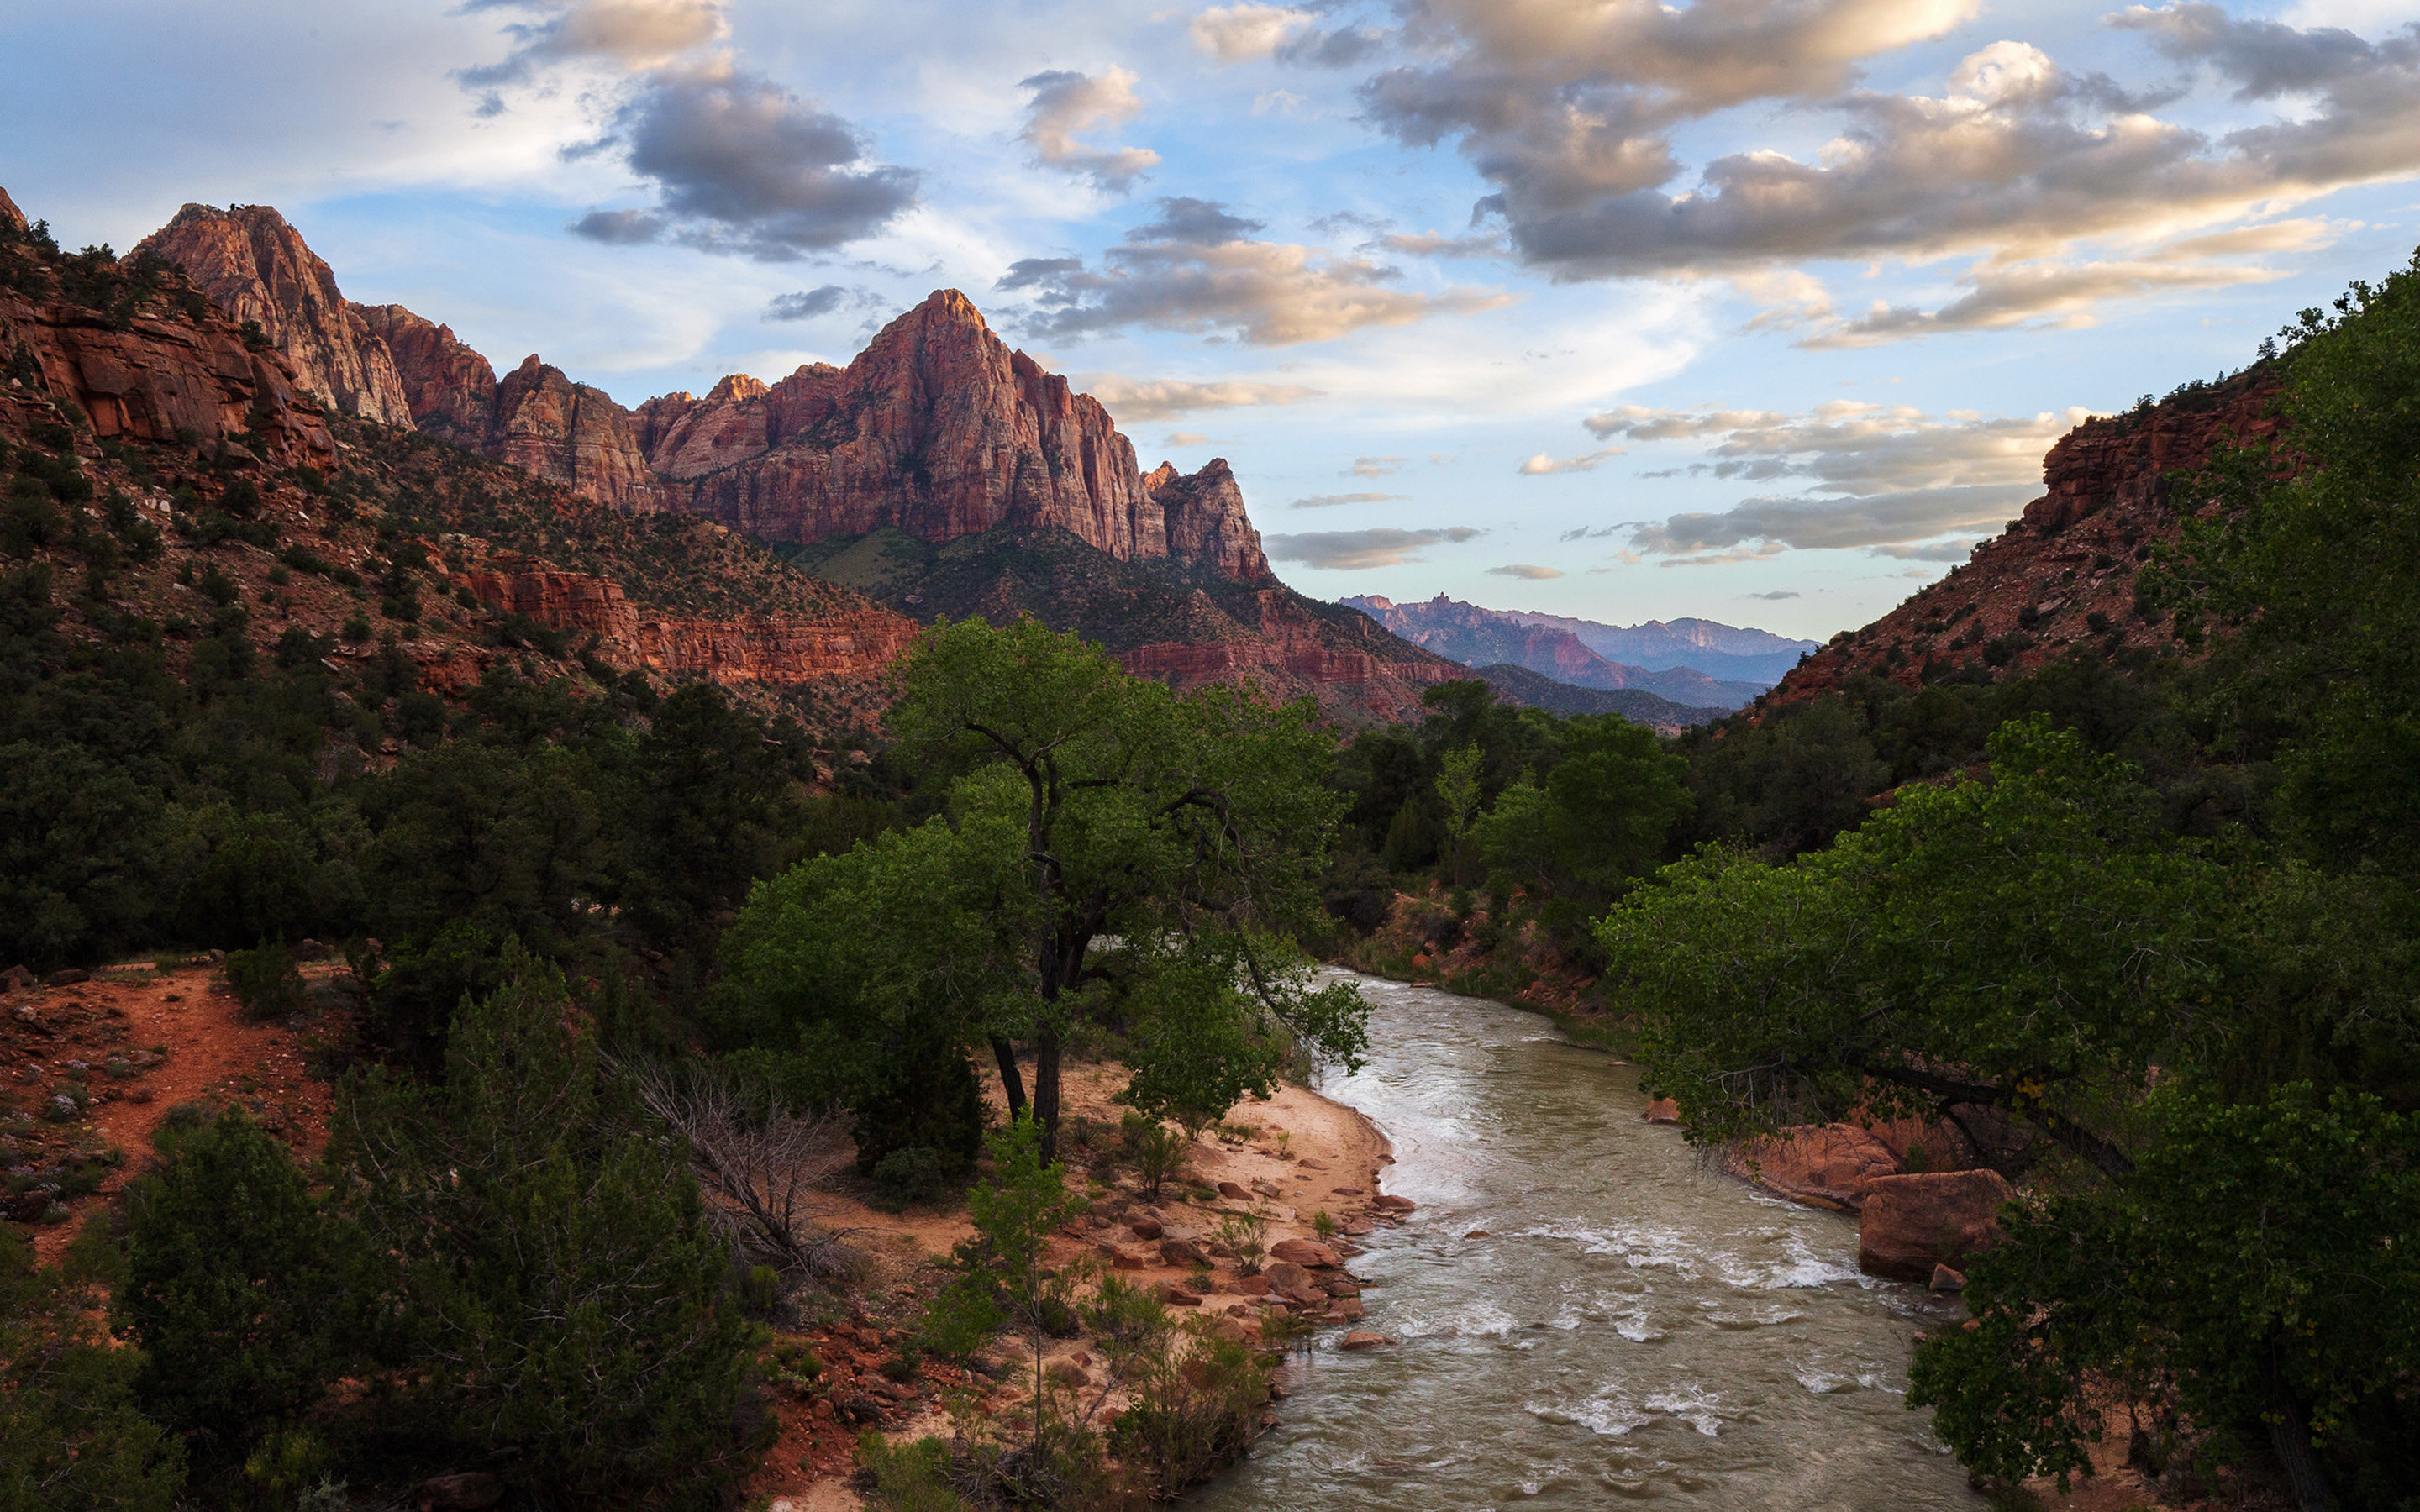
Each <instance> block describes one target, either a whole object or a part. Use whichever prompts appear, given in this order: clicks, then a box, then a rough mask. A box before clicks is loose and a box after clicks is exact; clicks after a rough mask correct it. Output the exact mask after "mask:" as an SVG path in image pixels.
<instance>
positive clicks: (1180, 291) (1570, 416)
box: [0, 0, 2420, 637]
mask: <svg viewBox="0 0 2420 1512" xmlns="http://www.w3.org/2000/svg"><path fill="white" fill-rule="evenodd" d="M2413 23H2414V9H2413V7H2412V6H2411V5H2394V4H2381V3H2378V0H2309V3H2306V4H2303V5H2301V6H2299V7H2294V8H2263V7H2257V6H2229V7H2222V6H2217V5H2209V4H2197V3H2185V4H2169V5H2163V6H2153V7H2144V6H2113V5H2110V4H2107V3H2100V4H2063V3H2055V4H2026V5H2016V4H2001V5H1993V4H1989V3H1983V0H1789V3H1773V0H1696V3H1695V4H1693V5H1690V6H1686V7H1675V8H1663V7H1660V6H1657V5H1655V4H1653V3H1652V0H1399V3H1392V4H1389V3H1385V0H1363V3H1345V4H1323V3H1316V0H1314V3H1311V4H1304V5H1297V6H1291V7H1288V6H1278V5H1262V4H1230V5H1219V6H1205V5H1202V4H1199V3H1195V4H1184V5H1166V4H1138V5H1123V4H1117V3H1113V0H1088V3H1084V4H1058V3H1029V4H985V5H970V4H946V3H941V0H886V3H883V4H878V5H877V4H866V3H855V0H843V3H834V4H826V5H819V6H813V7H807V6H798V5H775V4H762V3H757V0H721V3H717V0H535V3H530V4H520V5H515V4H503V3H493V0H483V3H476V4H473V5H469V6H459V7H453V8H445V7H437V6H426V5H408V4H400V3H391V0H354V3H352V4H349V5H348V6H345V7H341V8H340V7H328V6H319V5H312V4H307V3H301V0H280V3H256V4H231V3H220V4H213V5H210V6H208V7H194V6H168V5H162V4H151V3H138V0H94V3H87V4H85V5H83V6H80V7H76V8H67V7H49V8H31V7H19V8H12V9H11V10H10V11H9V12H8V15H7V16H6V17H0V53H5V55H7V56H8V58H9V59H10V60H11V61H10V67H9V70H8V71H9V75H10V88H9V90H8V91H7V92H6V95H5V97H0V184H5V185H6V186H7V188H8V190H9V191H10V192H11V193H13V194H14V195H15V197H16V198H17V199H18V201H19V202H20V203H21V204H22V205H23V207H24V208H26V210H27V211H28V213H30V214H32V215H35V216H38V217H47V218H48V219H49V220H50V222H51V223H52V224H53V227H54V230H55V231H56V232H57V233H58V234H59V236H60V238H61V239H62V240H64V241H68V242H70V244H82V243H85V242H92V241H101V240H107V241H110V242H112V243H114V244H116V245H117V246H119V247H121V248H122V247H124V246H127V245H129V244H131V243H132V241H133V240H135V239H138V238H140V237H141V236H142V235H143V234H144V233H146V232H147V231H148V230H150V229H152V228H153V227H155V226H157V225H158V224H161V223H162V222H163V221H164V220H165V219H166V218H167V217H168V216H169V215H171V214H173V213H174V211H175V210H176V208H177V207H178V205H179V204H181V203H183V202H185V201H187V200H207V201H212V202H217V203H231V202H242V203H267V204H273V205H275V206H277V207H278V208H280V209H282V210H283V211H285V212H286V214H287V217H288V218H289V219H291V220H292V221H293V222H294V223H295V224H297V225H298V226H300V227H301V228H302V232H303V234H304V236H305V237H306V238H307V239H309V240H310V242H311V244H312V245H313V247H314V248H315V249H317V250H318V252H319V253H320V254H321V255H323V256H325V257H327V258H328V259H329V261H330V262H331V263H332V264H333V265H334V268H335V270H336V273H337V277H338V279H339V281H340V283H341V284H342V285H343V287H344V289H345V292H346V293H347V295H348V296H349V297H351V298H353V299H356V300H362V301H370V302H387V301H395V302H400V303H403V304H407V305H410V306H411V307H412V308H413V309H415V310H417V311H419V312H420V313H422V314H423V315H426V316H429V317H431V318H434V319H439V320H442V321H445V322H447V323H449V324H451V325H452V326H453V327H454V328H455V330H456V331H457V332H458V333H459V334H460V335H461V336H462V337H463V338H464V339H465V340H467V341H469V342H470V343H471V344H472V345H473V346H474V347H478V348H479V349H480V350H482V351H484V352H485V353H487V354H488V356H489V358H490V360H492V361H494V362H495V363H497V364H498V365H499V367H500V368H501V367H508V366H510V365H512V364H513V363H517V362H519V361H520V358H521V356H522V355H523V354H525V353H527V352H531V351H536V352H540V353H543V354H544V355H545V356H546V357H547V359H548V360H549V361H551V362H555V363H560V364H561V365H563V366H564V367H565V368H566V369H567V370H568V371H570V372H571V373H572V374H573V375H574V376H575V377H578V378H582V379H584V380H586V381H590V382H594V383H597V384H598V385H600V386H601V387H603V388H605V389H606V390H608V391H609V392H611V393H613V395H614V396H615V397H616V398H618V399H620V400H622V401H623V402H625V403H628V404H635V403H637V402H638V401H640V400H642V399H644V398H645V397H647V396H648V395H650V394H653V393H660V392H663V391H666V390H670V389H689V390H692V391H696V392H703V391H704V390H705V389H706V388H707V387H709V386H710V385H711V384H712V383H713V382H714V380H715V379H716V378H718V377H720V376H721V375H722V374H724V373H728V372H750V373H753V374H755V375H756V376H757V377H759V378H767V379H772V378H779V377H781V376H782V375H783V374H785V373H787V372H788V371H790V370H791V369H792V368H794V367H796V366H797V365H799V363H804V362H810V361H817V360H821V361H830V362H845V361H846V360H847V359H848V357H849V355H850V354H851V353H852V352H854V351H855V350H856V349H857V348H858V347H859V346H861V344H862V342H863V339H864V337H865V335H866V334H867V333H868V332H870V331H871V330H873V329H875V328H876V327H878V326H879V324H880V323H881V322H882V321H883V320H885V319H887V318H889V317H890V316H892V315H894V314H896V313H897V312H898V311H899V310H901V309H903V308H905V307H907V305H908V304H911V303H913V302H914V301H917V300H919V299H921V298H922V297H923V295H924V294H926V293H927V292H929V291H930V290H932V289H934V288H938V287H944V286H954V287H957V288H961V289H963V290H965V291H966V292H967V293H968V294H969V295H970V297H971V298H972V299H973V300H974V301H975V302H976V303H977V304H978V305H979V306H980V307H981V308H983V309H984V310H985V312H986V314H987V315H988V316H990V318H991V320H992V322H993V324H994V326H995V327H996V328H997V329H999V330H1000V331H1001V333H1002V334H1003V335H1004V336H1006V337H1007V338H1008V339H1009V340H1010V341H1011V342H1013V343H1015V344H1016V345H1019V346H1022V347H1025V348H1026V349H1028V350H1030V351H1032V352H1034V353H1035V354H1036V355H1037V356H1038V357H1040V358H1042V359H1043V360H1044V361H1045V362H1046V363H1048V364H1050V365H1052V366H1054V367H1056V368H1057V369H1058V370H1060V371H1062V372H1064V373H1066V374H1068V375H1069V376H1070V377H1071V378H1075V379H1076V380H1077V381H1078V384H1079V385H1080V386H1083V387H1087V388H1090V389H1092V390H1094V392H1096V393H1100V394H1101V395H1102V397H1103V398H1104V399H1105V401H1106V402H1108V403H1109V407H1110V409H1111V411H1112V413H1114V414H1115V415H1117V417H1118V419H1119V421H1120V423H1121V425H1122V427H1123V428H1124V429H1125V431H1126V432H1127V433H1128V434H1129V435H1130V436H1132V437H1133V438H1134V440H1135V443H1136V447H1137V450H1138V451H1139V452H1140V454H1141V455H1142V460H1143V463H1144V465H1146V466H1149V465H1150V464H1152V463H1154V462H1156V461H1157V460H1159V459H1160V458H1162V457H1168V458H1170V459H1171V460H1173V461H1175V462H1176V463H1177V464H1178V465H1179V466H1180V467H1183V468H1187V469H1188V470H1189V469H1191V468H1194V467H1197V466H1199V465H1201V464H1202V462H1204V461H1206V460H1207V459H1208V458H1209V457H1211V456H1213V455H1223V456H1226V457H1227V458H1229V459H1230V461H1231V462H1232V463H1233V466H1234V469H1235V471H1236V473H1237V475H1238V477H1239V478H1240V479H1241V480H1242V482H1243V484H1244V487H1245V492H1246V497H1247V499H1248V501H1249V503H1250V506H1251V509H1252V513H1253V517H1254V518H1255V520H1256V521H1257V522H1258V524H1259V525H1260V527H1261V529H1262V531H1263V532H1264V535H1265V536H1266V537H1267V538H1268V540H1269V543H1270V547H1271V554H1272V556H1273V557H1275V558H1277V559H1278V569H1279V571H1280V574H1281V575H1283V576H1284V577H1285V578H1286V579H1287V580H1288V581H1290V582H1292V583H1293V584H1295V586H1296V587H1298V588H1300V589H1302V590H1303V591H1305V592H1307V593H1310V594H1314V595H1316V596H1319V597H1324V598H1336V597H1340V596H1342V595H1344V594H1352V593H1380V594H1388V595H1390V596H1393V597H1396V598H1419V597H1426V596H1428V595H1429V594H1435V593H1438V592H1444V593H1449V594H1453V595H1454V596H1456V597H1460V598H1466V599H1471V600H1475V601H1478V602H1481V603H1485V604H1491V605H1496V606H1499V607H1508V608H1509V607H1518V608H1529V609H1549V610H1554V611H1557V612H1562V613H1570V614H1579V615H1585V616H1587V617H1590V618H1595V619H1604V620H1611V621H1618V622H1623V623H1629V622H1635V621H1637V620H1642V619H1647V618H1672V617H1675V616H1679V615H1683V614H1699V615H1705V616H1708V617H1711V618H1714V619H1719V620H1724V621H1728V622H1730V623H1733V624H1755V625H1765V626H1767V627H1770V628H1774V629H1776V630H1780V631H1784V632H1786V633H1792V634H1799V635H1807V636H1812V637H1823V636H1828V635H1829V634H1831V633H1832V632H1833V631H1835V630H1838V629H1842V628H1846V627H1849V626H1853V625H1860V624H1863V623H1865V622H1866V621H1868V620H1869V619H1871V618H1872V617H1874V616H1875V615H1876V614H1878V613H1879V612H1881V611H1882V610H1884V609H1887V608H1888V607H1889V606H1890V605H1891V604H1893V603H1896V602H1897V601H1898V600H1899V599H1900V598H1901V597H1903V596H1905V594H1907V593H1909V592H1911V591H1912V590H1913V589H1915V588H1916V587H1917V586H1919V585H1920V584H1921V583H1922V582H1924V581H1929V580H1931V579H1933V578H1935V577H1937V576H1939V575H1940V574H1941V573H1942V572H1944V571H1946V570H1947V565H1948V563H1951V562H1952V561H1955V560H1958V559H1959V558H1960V557H1961V556H1962V553H1963V550H1964V548H1965V545H1966V544H1968V543H1971V542H1972V541H1973V540H1974V539H1976V538H1977V537H1978V535H1983V534H1989V533H1991V532H1992V531H1993V529H1995V528H1996V526H1997V524H1998V522H1999V521H2000V520H2002V519H2004V518H2007V517H2012V516H2013V515H2014V514H2015V513H2016V512H2017V510H2018V509H2019V508H2021V507H2022V505H2023V504H2024V501H2025V500H2027V499H2029V498H2031V497H2032V496H2033V494H2034V493H2035V492H2037V491H2039V490H2038V488H2037V487H2036V484H2037V483H2038V481H2039V476H2040V473H2039V463H2040V454H2041V452H2042V451H2043V450H2044V449H2045V448H2046V447H2047V446H2048V445H2049V444H2050V443H2051V442H2052V441H2053V440H2055V439H2056V438H2057V436H2058V435H2060V434H2061V433H2063V432H2064V431H2065V430H2066V429H2067V428H2068V427H2069V426H2070V425H2071V424H2072V423H2073V418H2074V417H2076V416H2078V415H2081V414H2083V413H2085V412H2088V411H2102V412H2105V411H2108V410H2112V409H2122V408H2123V407H2125V406H2126V405H2128V404H2130V403H2132V402H2133V399H2134V398H2135V397H2136V396H2137V395H2139V394H2142V393H2164V392H2165V391H2167V390H2168V389H2170V388H2172V387H2174V386H2175V385H2176V384H2178V383H2180V382H2181V381H2183V380H2185V379H2188V378H2201V377H2209V376H2211V375H2213V374H2215V373H2217V372H2219V371H2221V370H2222V369H2226V368H2232V367H2236V366H2240V365H2242V363H2245V362H2246V361H2248V360H2249V359H2250V357H2251V356H2252V354H2253V351H2254V348H2255V347H2257V344H2258V342H2259V341H2260V339H2261V337H2262V336H2264V335H2265V334H2267V333H2269V332H2273V331H2274V330H2276V328H2277V327H2279V326H2280V325H2282V324H2284V323H2285V322H2286V321H2287V320H2288V319H2289V318H2290V317H2291V316H2292V314H2293V312H2294V311H2296V310H2298V309H2300V308H2302V307H2304V306H2306V305H2312V304H2318V303H2323V302H2325V301H2328V300H2329V299H2332V298H2333V297H2334V295H2335V293H2336V292H2337V291H2338V290H2340V289H2341V288H2342V286H2343V285H2344V284H2345V283H2346V282H2348V281H2349V280H2350V279H2353V278H2357V277H2364V276H2369V277H2375V276H2377V275H2379V274H2380V273H2382V272H2383V271H2385V270H2389V269H2391V268H2394V267H2397V266H2400V265H2401V264H2402V263H2404V262H2405V261H2406V259H2408V258H2409V257H2410V256H2411V255H2412V247H2413V245H2414V243H2415V241H2420V230H2415V229H2414V228H2413V227H2414V225H2415V224H2420V216H2415V215H2414V213H2413V212H2414V210H2415V209H2420V205H2415V201H2420V191H2415V188H2414V186H2413V184H2412V177H2413V176H2414V175H2415V174H2420V30H2415V29H2413Z"/></svg>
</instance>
